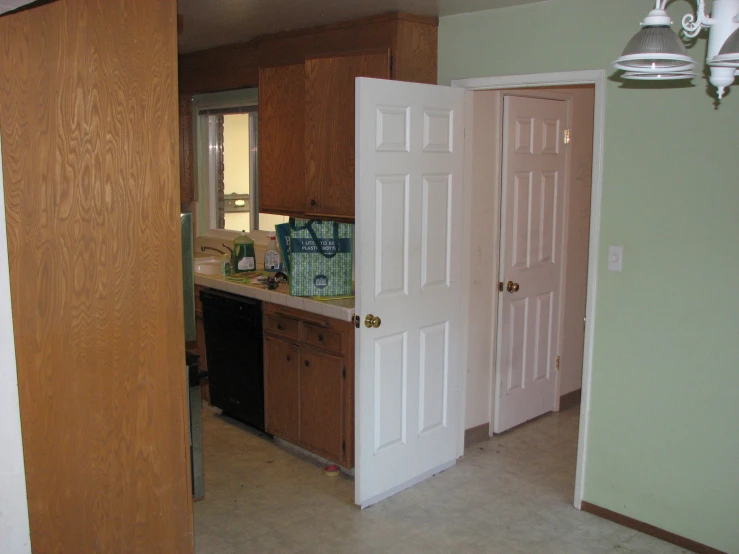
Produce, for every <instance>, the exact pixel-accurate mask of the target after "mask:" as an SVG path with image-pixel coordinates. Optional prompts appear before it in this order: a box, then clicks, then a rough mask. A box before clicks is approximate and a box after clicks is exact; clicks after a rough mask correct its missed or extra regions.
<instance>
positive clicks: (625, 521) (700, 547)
mask: <svg viewBox="0 0 739 554" xmlns="http://www.w3.org/2000/svg"><path fill="white" fill-rule="evenodd" d="M580 508H581V509H582V511H583V512H588V513H589V514H593V515H594V516H598V517H602V518H603V519H607V520H610V521H613V522H614V523H618V524H619V525H623V526H624V527H628V528H630V529H634V530H636V531H640V532H642V533H646V534H647V535H651V536H653V537H657V538H658V539H662V540H663V541H667V542H669V543H672V544H674V545H677V546H679V547H681V548H687V549H688V550H692V551H693V552H697V553H698V554H726V552H723V551H722V550H716V549H715V548H712V547H710V546H707V545H705V544H702V543H699V542H696V541H694V540H691V539H688V538H685V537H683V536H681V535H677V534H675V533H672V532H670V531H665V530H664V529H661V528H659V527H655V526H654V525H650V524H649V523H644V522H643V521H639V520H638V519H634V518H632V517H629V516H625V515H623V514H619V513H618V512H613V511H611V510H609V509H607V508H601V507H600V506H596V505H595V504H591V503H590V502H585V501H584V500H583V502H582V505H581V506H580Z"/></svg>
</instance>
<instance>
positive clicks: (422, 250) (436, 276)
mask: <svg viewBox="0 0 739 554" xmlns="http://www.w3.org/2000/svg"><path fill="white" fill-rule="evenodd" d="M463 110H464V91H463V89H453V88H449V87H439V86H433V85H422V84H417V83H403V82H399V81H387V80H379V79H365V78H361V79H357V83H356V121H357V125H356V310H357V311H356V313H357V315H358V316H359V317H360V322H359V324H360V325H359V328H358V329H357V331H356V360H357V361H356V417H357V427H356V428H357V437H356V476H355V486H356V503H357V504H359V505H360V506H362V507H366V506H369V505H371V504H373V503H375V502H377V501H379V500H382V499H383V498H386V497H388V496H391V495H392V494H395V493H396V492H398V491H400V490H402V489H404V488H406V487H408V486H410V485H412V484H414V483H417V482H419V481H421V480H423V479H425V478H427V477H430V476H431V475H433V474H435V473H438V472H439V471H442V470H444V469H446V468H448V467H450V466H451V465H453V464H454V463H455V460H456V457H457V435H458V433H459V425H460V409H461V406H460V398H461V395H460V390H459V386H460V374H461V371H462V368H461V360H462V356H461V354H462V353H461V338H462V337H461V335H460V330H461V311H460V308H461V267H460V265H461V252H462V244H461V240H462V221H461V218H462V186H463V182H462V178H463V175H462V173H463V159H464V155H463V143H464V130H463V125H464V117H463ZM373 318H376V319H373ZM366 325H369V326H366Z"/></svg>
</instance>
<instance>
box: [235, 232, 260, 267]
mask: <svg viewBox="0 0 739 554" xmlns="http://www.w3.org/2000/svg"><path fill="white" fill-rule="evenodd" d="M233 258H234V260H233V270H234V271H254V270H255V269H256V268H257V263H256V255H255V254H254V241H253V240H252V238H251V237H250V236H249V235H247V234H246V231H241V235H239V236H238V237H236V238H235V239H234V253H233Z"/></svg>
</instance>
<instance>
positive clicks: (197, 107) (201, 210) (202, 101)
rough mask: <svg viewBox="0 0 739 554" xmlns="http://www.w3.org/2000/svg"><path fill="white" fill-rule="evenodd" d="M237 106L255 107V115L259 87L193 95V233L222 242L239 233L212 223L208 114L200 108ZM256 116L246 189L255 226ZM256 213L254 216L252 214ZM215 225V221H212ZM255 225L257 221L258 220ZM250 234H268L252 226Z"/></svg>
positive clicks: (257, 237) (265, 236) (262, 236)
mask: <svg viewBox="0 0 739 554" xmlns="http://www.w3.org/2000/svg"><path fill="white" fill-rule="evenodd" d="M238 107H255V108H257V114H258V89H256V88H249V89H239V90H230V91H225V92H212V93H206V94H197V95H195V96H193V102H192V110H193V111H192V117H193V122H194V125H193V133H194V135H195V136H194V137H193V145H194V148H195V152H196V155H195V156H194V161H195V166H196V167H195V177H196V183H195V185H196V189H197V192H198V196H197V198H198V202H197V222H196V233H197V236H198V237H210V238H218V239H222V240H225V241H231V240H233V239H235V238H236V237H237V236H239V235H240V234H241V233H240V231H236V230H234V231H232V230H228V229H218V228H217V227H215V226H214V213H215V202H216V199H215V194H216V191H215V190H211V188H210V186H209V185H210V181H209V175H208V172H209V169H210V164H209V160H208V158H209V157H211V154H210V147H209V145H210V129H209V126H208V122H207V120H208V115H200V112H201V111H204V110H214V109H227V108H238ZM258 122H259V116H258V115H257V130H256V133H255V134H254V135H253V136H254V138H253V139H252V140H255V141H256V147H255V148H254V150H253V152H254V154H253V155H254V160H253V162H254V163H253V164H252V168H253V170H252V171H253V174H252V178H253V180H252V184H253V185H254V184H256V186H252V187H251V190H250V191H249V208H250V209H249V213H250V214H251V216H252V217H251V218H250V226H252V227H254V222H255V221H257V222H258V217H259V201H258V199H259V179H258V178H257V168H258V165H257V164H258V162H257V157H258V152H259V127H258V125H259V123H258ZM255 214H256V219H255V218H254V215H255ZM215 225H217V222H216V223H215ZM257 225H258V223H257ZM249 235H250V236H251V237H252V238H254V239H255V240H260V242H261V241H262V240H264V241H266V240H267V239H268V237H269V232H268V231H260V230H257V229H253V230H250V231H249Z"/></svg>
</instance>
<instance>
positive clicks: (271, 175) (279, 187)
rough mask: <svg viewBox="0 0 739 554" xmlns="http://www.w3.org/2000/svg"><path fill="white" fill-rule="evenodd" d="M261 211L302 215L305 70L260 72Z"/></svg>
mask: <svg viewBox="0 0 739 554" xmlns="http://www.w3.org/2000/svg"><path fill="white" fill-rule="evenodd" d="M258 152H259V154H258V156H259V210H260V211H262V212H269V213H278V214H286V215H293V214H302V213H303V207H304V204H305V201H304V198H305V68H304V66H303V64H302V63H301V64H295V65H284V66H280V67H265V68H262V69H260V70H259V150H258Z"/></svg>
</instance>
